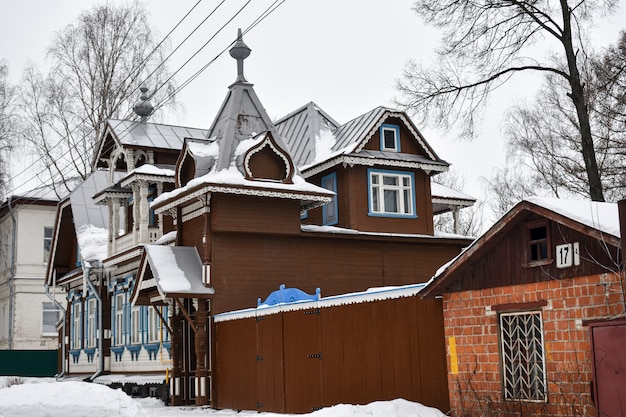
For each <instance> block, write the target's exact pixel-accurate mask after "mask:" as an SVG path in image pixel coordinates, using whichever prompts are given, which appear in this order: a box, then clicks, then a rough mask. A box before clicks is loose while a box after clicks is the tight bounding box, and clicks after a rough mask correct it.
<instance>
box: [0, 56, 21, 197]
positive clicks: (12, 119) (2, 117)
mask: <svg viewBox="0 0 626 417" xmlns="http://www.w3.org/2000/svg"><path fill="white" fill-rule="evenodd" d="M8 74H9V68H8V64H7V62H6V61H4V60H2V61H0V201H1V200H2V198H3V196H4V193H5V192H6V190H7V189H8V184H9V166H8V156H9V153H10V152H11V151H12V150H13V146H14V145H15V135H16V126H17V119H16V117H17V116H16V114H15V107H14V105H15V103H14V100H15V88H14V87H13V86H11V85H10V84H9V81H8V80H7V76H8Z"/></svg>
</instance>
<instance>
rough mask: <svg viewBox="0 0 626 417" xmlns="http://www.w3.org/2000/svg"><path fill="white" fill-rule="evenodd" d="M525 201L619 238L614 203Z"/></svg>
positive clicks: (556, 200) (557, 200)
mask: <svg viewBox="0 0 626 417" xmlns="http://www.w3.org/2000/svg"><path fill="white" fill-rule="evenodd" d="M525 200H526V201H528V202H530V203H533V204H536V205H538V206H540V207H544V208H546V209H548V210H551V211H553V212H555V213H557V214H560V215H562V216H565V217H568V218H570V219H572V220H575V221H577V222H579V223H581V224H584V225H585V226H589V227H593V228H594V229H597V230H600V231H601V232H604V233H608V234H610V235H613V236H615V237H619V236H620V229H619V214H618V211H617V204H616V203H601V202H597V201H590V200H562V199H558V198H545V197H529V198H526V199H525Z"/></svg>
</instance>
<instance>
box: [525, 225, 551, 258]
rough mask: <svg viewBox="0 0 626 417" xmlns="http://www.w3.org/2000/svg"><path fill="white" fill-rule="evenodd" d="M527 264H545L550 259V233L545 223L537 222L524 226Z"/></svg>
mask: <svg viewBox="0 0 626 417" xmlns="http://www.w3.org/2000/svg"><path fill="white" fill-rule="evenodd" d="M526 236H527V238H528V244H527V252H528V253H527V257H526V259H527V262H528V263H529V264H535V263H545V262H547V261H549V260H550V259H551V257H550V255H551V253H550V233H549V229H548V224H547V222H546V221H543V220H541V221H537V222H531V223H527V224H526Z"/></svg>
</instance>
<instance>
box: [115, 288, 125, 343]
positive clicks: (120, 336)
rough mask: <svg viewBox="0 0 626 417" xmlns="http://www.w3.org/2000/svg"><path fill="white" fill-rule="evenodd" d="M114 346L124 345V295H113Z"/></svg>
mask: <svg viewBox="0 0 626 417" xmlns="http://www.w3.org/2000/svg"><path fill="white" fill-rule="evenodd" d="M114 308H115V335H114V338H113V344H114V345H115V346H119V345H123V344H124V293H121V294H116V295H115V306H114Z"/></svg>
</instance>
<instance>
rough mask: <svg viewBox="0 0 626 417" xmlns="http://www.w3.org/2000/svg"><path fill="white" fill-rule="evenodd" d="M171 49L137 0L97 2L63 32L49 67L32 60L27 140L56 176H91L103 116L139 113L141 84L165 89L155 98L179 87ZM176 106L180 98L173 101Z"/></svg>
mask: <svg viewBox="0 0 626 417" xmlns="http://www.w3.org/2000/svg"><path fill="white" fill-rule="evenodd" d="M157 46H158V47H157ZM166 53H167V48H166V47H165V46H164V45H157V43H156V41H155V35H154V34H153V32H152V30H151V28H150V24H149V20H148V13H147V11H146V10H145V9H144V8H143V6H141V5H140V4H138V3H135V4H131V5H120V6H116V5H113V4H111V3H107V4H105V5H102V6H96V7H94V8H92V9H90V10H88V11H86V12H84V13H82V14H81V15H80V16H79V17H78V19H77V21H76V23H74V24H70V25H69V26H67V27H66V28H64V29H63V30H61V31H60V32H58V33H57V34H56V36H55V37H54V39H53V40H52V43H51V46H50V47H49V49H48V53H47V58H48V60H49V62H48V68H49V70H48V71H47V72H46V73H45V74H44V73H43V72H42V71H41V70H39V69H37V68H36V67H34V66H32V65H31V66H30V67H29V68H27V69H26V71H25V75H24V82H23V87H22V90H21V108H22V111H23V113H24V115H25V121H26V125H25V129H24V132H23V133H24V139H25V140H27V141H29V142H30V143H31V144H32V145H33V147H34V149H35V152H36V153H37V155H38V156H39V158H40V159H41V161H42V165H43V166H44V167H45V168H46V170H47V172H46V175H47V176H48V177H50V178H52V180H53V182H59V181H60V182H61V183H65V182H66V181H67V180H68V179H69V178H71V177H75V176H79V177H82V178H86V177H87V176H88V175H89V173H90V172H91V165H92V162H93V161H92V160H93V156H94V151H95V148H96V145H97V143H98V140H99V139H100V135H101V134H102V129H103V126H104V121H105V120H106V119H109V118H132V117H133V113H132V111H130V109H132V106H133V104H134V103H135V102H136V101H137V100H138V99H139V94H140V93H139V86H140V84H141V83H145V84H146V85H147V86H151V87H152V91H154V90H155V89H157V88H158V91H157V92H156V93H155V94H154V96H153V97H152V102H153V103H159V102H161V101H162V100H163V99H164V98H165V97H168V96H169V95H170V94H171V92H173V91H174V89H175V86H174V83H173V81H171V79H170V78H171V77H170V73H169V72H168V70H167V66H166V65H164V60H165V57H166ZM172 105H175V102H174V100H173V98H172V99H171V100H169V101H168V102H167V104H166V106H172Z"/></svg>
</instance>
